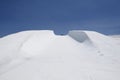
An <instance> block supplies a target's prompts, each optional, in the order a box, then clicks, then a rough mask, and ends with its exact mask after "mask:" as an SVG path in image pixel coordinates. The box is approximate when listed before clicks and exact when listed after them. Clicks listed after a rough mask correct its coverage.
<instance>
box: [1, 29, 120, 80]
mask: <svg viewBox="0 0 120 80" xmlns="http://www.w3.org/2000/svg"><path fill="white" fill-rule="evenodd" d="M118 43H120V41H119V40H116V39H114V38H112V37H109V36H106V35H103V34H100V33H98V32H94V31H82V30H73V31H69V33H68V34H67V35H64V36H60V35H55V34H54V32H53V31H51V30H38V31H23V32H19V33H16V34H11V35H8V36H6V37H3V38H0V80H120V76H119V75H120V44H118Z"/></svg>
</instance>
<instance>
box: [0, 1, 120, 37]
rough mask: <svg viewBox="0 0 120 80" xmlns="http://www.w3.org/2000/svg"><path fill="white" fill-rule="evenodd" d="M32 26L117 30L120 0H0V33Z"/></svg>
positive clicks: (61, 30)
mask: <svg viewBox="0 0 120 80" xmlns="http://www.w3.org/2000/svg"><path fill="white" fill-rule="evenodd" d="M33 29H34V30H36V29H37V30H41V29H50V30H54V31H55V33H56V34H66V33H67V31H68V30H73V29H82V30H95V31H98V32H100V33H103V34H120V0H0V36H4V35H7V34H11V33H15V32H18V31H23V30H33Z"/></svg>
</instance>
